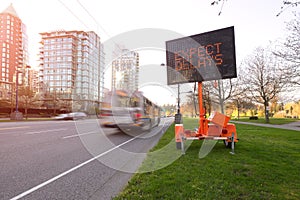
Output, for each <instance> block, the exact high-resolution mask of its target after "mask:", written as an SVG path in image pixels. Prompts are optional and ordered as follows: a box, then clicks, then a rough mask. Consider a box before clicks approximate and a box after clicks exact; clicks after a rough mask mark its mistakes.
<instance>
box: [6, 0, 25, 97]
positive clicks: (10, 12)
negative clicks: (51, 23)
mask: <svg viewBox="0 0 300 200" xmlns="http://www.w3.org/2000/svg"><path fill="white" fill-rule="evenodd" d="M28 61H29V58H28V38H27V34H26V26H25V24H23V23H22V21H21V19H20V18H19V17H18V15H17V13H16V11H15V9H14V8H13V6H12V4H10V5H9V6H8V7H7V8H6V9H5V10H4V11H3V12H1V13H0V81H1V90H2V95H5V96H7V95H8V94H9V95H11V92H12V90H13V87H15V82H16V76H17V75H18V77H19V80H18V82H19V83H23V82H24V78H25V70H26V67H27V66H28ZM16 72H18V73H16Z"/></svg>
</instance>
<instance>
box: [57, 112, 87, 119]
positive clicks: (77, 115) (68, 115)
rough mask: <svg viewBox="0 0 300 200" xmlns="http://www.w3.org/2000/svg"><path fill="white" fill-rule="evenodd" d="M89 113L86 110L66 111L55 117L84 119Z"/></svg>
mask: <svg viewBox="0 0 300 200" xmlns="http://www.w3.org/2000/svg"><path fill="white" fill-rule="evenodd" d="M86 117H87V115H86V114H85V113H84V112H71V113H65V114H60V115H58V116H55V117H54V118H53V119H55V120H78V119H84V118H86Z"/></svg>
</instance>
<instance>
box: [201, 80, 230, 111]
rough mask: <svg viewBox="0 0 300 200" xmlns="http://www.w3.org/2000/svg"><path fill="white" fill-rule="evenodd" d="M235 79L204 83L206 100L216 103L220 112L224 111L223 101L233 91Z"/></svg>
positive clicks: (228, 97)
mask: <svg viewBox="0 0 300 200" xmlns="http://www.w3.org/2000/svg"><path fill="white" fill-rule="evenodd" d="M234 85H235V79H224V80H217V81H209V82H205V83H204V88H205V91H206V92H205V93H208V94H207V96H208V98H209V100H208V101H211V102H212V103H215V104H218V105H219V106H220V110H221V113H225V102H226V101H228V100H230V99H231V97H232V94H233V92H234Z"/></svg>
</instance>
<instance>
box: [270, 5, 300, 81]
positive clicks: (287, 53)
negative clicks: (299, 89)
mask: <svg viewBox="0 0 300 200" xmlns="http://www.w3.org/2000/svg"><path fill="white" fill-rule="evenodd" d="M299 3H300V2H299ZM286 29H287V31H288V33H289V34H288V36H287V37H286V39H285V41H284V42H283V43H282V44H281V45H280V46H279V47H280V49H278V50H275V51H274V54H275V55H276V56H278V58H281V59H283V60H284V61H285V62H286V65H287V66H288V67H289V68H290V70H291V72H292V73H291V74H290V75H291V77H290V79H291V82H292V84H293V85H296V86H297V85H298V86H300V67H299V65H300V13H299V14H298V15H296V18H295V19H293V20H291V21H290V22H288V23H287V27H286Z"/></svg>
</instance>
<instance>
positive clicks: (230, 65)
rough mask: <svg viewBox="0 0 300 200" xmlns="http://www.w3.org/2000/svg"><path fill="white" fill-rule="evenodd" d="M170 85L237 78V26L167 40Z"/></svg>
mask: <svg viewBox="0 0 300 200" xmlns="http://www.w3.org/2000/svg"><path fill="white" fill-rule="evenodd" d="M166 49H167V66H168V69H167V75H168V85H171V84H178V83H188V82H202V81H208V80H219V79H227V78H235V77H237V73H236V58H235V43H234V27H233V26H232V27H228V28H224V29H219V30H215V31H211V32H206V33H202V34H198V35H193V36H189V37H184V38H179V39H175V40H170V41H166Z"/></svg>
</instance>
